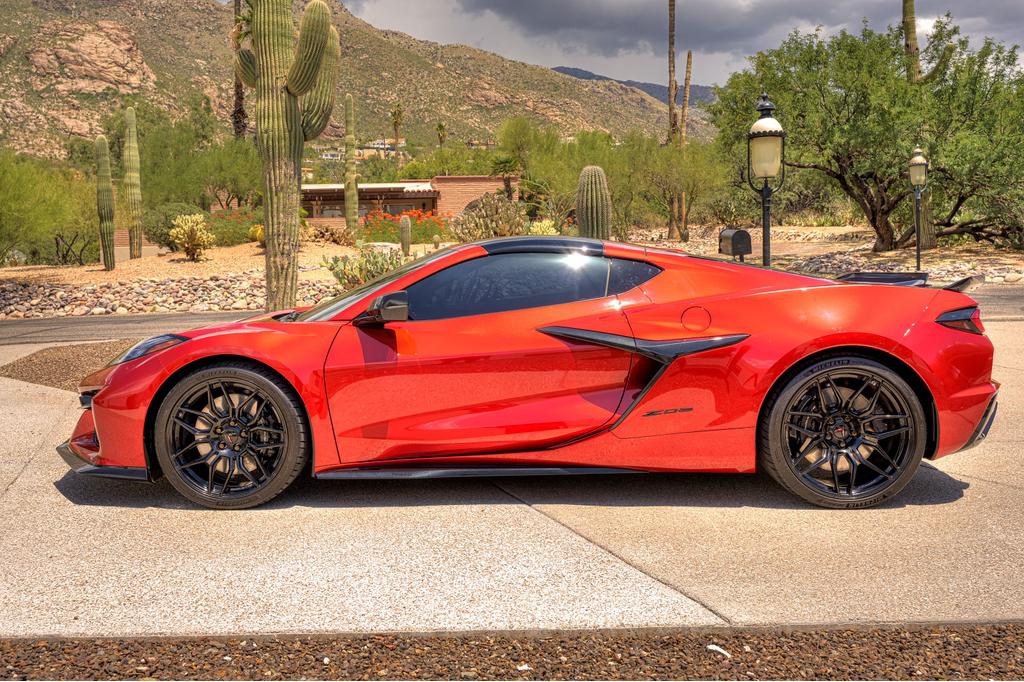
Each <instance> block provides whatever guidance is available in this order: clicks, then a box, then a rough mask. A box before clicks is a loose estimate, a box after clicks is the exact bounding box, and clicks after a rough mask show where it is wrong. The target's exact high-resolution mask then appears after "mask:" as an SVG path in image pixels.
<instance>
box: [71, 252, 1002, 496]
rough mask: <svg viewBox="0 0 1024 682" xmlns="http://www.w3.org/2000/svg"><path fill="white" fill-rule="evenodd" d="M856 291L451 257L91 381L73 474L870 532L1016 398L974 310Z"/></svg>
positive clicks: (662, 262) (166, 345)
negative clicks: (706, 486) (561, 480)
mask: <svg viewBox="0 0 1024 682" xmlns="http://www.w3.org/2000/svg"><path fill="white" fill-rule="evenodd" d="M878 279H880V280H881V281H887V280H894V279H896V278H893V277H891V276H889V277H885V276H879V277H878ZM852 280H853V281H846V282H836V281H830V280H824V279H816V278H812V277H804V276H800V275H794V274H789V273H785V272H779V271H776V270H770V269H764V268H760V267H753V266H749V265H741V264H735V263H729V262H723V261H717V260H710V259H705V258H699V257H693V256H687V255H685V254H683V253H679V252H672V251H662V250H658V249H650V248H643V247H639V246H630V245H626V244H619V243H604V242H600V241H594V240H587V239H571V238H557V237H554V238H532V237H519V238H508V239H496V240H492V241H486V242H481V243H476V244H467V245H462V246H456V247H453V248H450V249H446V250H443V251H438V252H436V253H434V254H433V255H431V256H429V257H426V258H423V259H420V260H418V261H415V262H413V263H409V264H408V265H405V266H404V267H402V268H400V269H398V270H396V271H394V272H391V273H389V274H388V275H386V276H384V277H382V278H381V279H378V280H377V281H374V282H371V283H369V284H366V285H364V286H361V287H359V288H357V289H354V290H352V291H348V292H346V293H345V294H343V295H341V296H339V297H338V298H335V299H333V300H330V301H327V302H325V303H322V304H320V305H318V306H316V307H314V308H310V309H305V310H291V311H282V312H277V313H271V314H262V315H258V316H256V317H252V318H249V319H246V320H243V321H240V322H236V323H232V324H223V325H218V326H213V327H207V328H204V329H196V330H193V331H188V332H182V333H181V334H171V335H164V336H158V337H155V338H152V339H149V340H147V341H144V342H142V343H140V344H138V345H137V346H135V347H134V348H132V349H131V350H129V351H128V352H127V353H125V354H124V355H122V356H121V357H119V358H117V359H116V360H114V361H113V362H112V363H111V364H110V365H109V366H108V367H106V368H105V369H103V370H101V371H99V372H97V373H95V374H93V375H91V376H89V377H87V378H86V379H85V380H83V382H82V386H81V394H82V395H81V401H82V405H83V406H84V408H85V410H84V412H83V413H82V417H81V419H80V420H79V423H78V426H77V427H76V428H75V431H74V433H73V435H72V436H71V439H70V440H69V441H68V442H67V443H65V444H63V445H62V446H60V448H59V449H58V450H59V452H60V454H61V455H62V456H63V457H64V459H65V460H66V461H67V462H68V463H69V464H70V465H71V467H72V468H73V469H75V470H76V471H78V472H79V473H81V474H90V475H96V476H109V477H114V478H128V479H137V480H140V481H145V480H155V479H156V478H158V477H159V476H161V475H163V476H166V477H167V478H168V480H169V481H170V483H171V484H172V485H173V486H174V487H175V488H176V489H177V490H178V491H179V492H180V493H181V494H182V495H184V496H185V497H187V498H188V499H190V500H192V501H194V502H196V503H198V504H201V505H205V506H209V507H216V508H241V507H251V506H254V505H258V504H261V503H263V502H266V501H268V500H270V499H272V498H274V497H275V496H277V495H278V494H280V493H281V492H282V491H283V490H284V489H285V488H287V487H288V485H289V484H290V483H291V482H292V481H294V480H295V478H296V477H297V476H299V475H300V474H301V473H303V472H304V471H309V472H311V473H312V475H313V476H315V477H317V478H429V477H451V476H525V475H544V474H586V473H606V474H607V473H622V474H625V473H641V472H665V471H704V472H709V471H713V472H733V473H752V472H754V471H756V470H757V469H758V468H761V469H763V470H764V471H767V472H768V474H770V475H771V476H772V477H773V478H774V479H775V480H776V481H778V482H779V483H780V484H781V485H782V486H783V487H785V488H786V489H787V490H789V491H791V492H792V493H795V494H796V495H798V496H800V497H802V498H803V499H805V500H807V501H809V502H812V503H814V504H818V505H822V506H826V507H842V508H851V507H867V506H870V505H874V504H878V503H880V502H882V501H884V500H886V499H888V498H891V497H892V496H893V495H895V494H897V493H898V492H899V491H900V490H901V489H902V488H903V487H904V486H905V485H906V484H907V482H908V481H909V480H910V479H911V477H913V476H914V473H915V471H916V470H917V468H918V465H919V464H920V462H921V459H922V458H929V459H934V458H937V457H942V456H944V455H948V454H950V453H954V452H958V451H960V450H963V449H965V448H968V447H971V446H972V445H975V444H976V443H977V442H978V441H980V440H981V439H982V438H983V437H984V436H985V435H986V433H987V432H988V429H989V427H990V426H991V424H992V420H993V418H994V415H995V411H996V393H997V390H998V384H997V383H995V382H994V381H993V380H992V377H991V372H992V350H993V349H992V344H991V342H990V341H989V340H988V338H986V336H985V334H984V328H983V327H982V323H981V320H980V317H979V314H978V308H977V304H976V303H975V301H973V300H972V299H970V298H968V297H967V296H966V295H964V294H963V293H960V292H959V291H956V290H951V289H937V288H928V287H925V286H922V282H916V284H917V286H895V285H893V284H873V283H863V282H861V281H858V280H867V281H869V282H870V281H872V280H873V277H872V276H871V275H870V274H868V275H865V276H862V277H854V278H852ZM911 284H914V283H911ZM955 288H957V289H961V288H963V287H955Z"/></svg>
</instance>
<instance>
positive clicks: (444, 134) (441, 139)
mask: <svg viewBox="0 0 1024 682" xmlns="http://www.w3.org/2000/svg"><path fill="white" fill-rule="evenodd" d="M447 139H448V126H446V125H445V124H444V121H440V122H438V124H437V146H438V147H444V143H445V141H446V140H447Z"/></svg>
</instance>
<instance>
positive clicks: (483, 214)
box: [448, 194, 530, 242]
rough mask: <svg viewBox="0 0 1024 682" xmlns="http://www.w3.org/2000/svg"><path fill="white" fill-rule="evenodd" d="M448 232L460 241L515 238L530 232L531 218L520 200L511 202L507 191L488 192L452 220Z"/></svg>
mask: <svg viewBox="0 0 1024 682" xmlns="http://www.w3.org/2000/svg"><path fill="white" fill-rule="evenodd" d="M448 231H449V233H450V234H451V236H452V237H453V238H454V239H456V240H458V241H460V242H475V241H480V240H481V239H491V238H492V237H512V236H518V235H525V234H529V231H530V219H529V217H527V215H526V207H525V206H523V205H522V204H521V203H519V202H517V201H510V200H509V199H508V198H507V197H506V196H505V195H504V194H485V195H484V196H482V197H481V198H480V199H479V200H477V201H476V202H475V204H473V205H471V206H470V207H469V208H467V209H466V210H465V211H464V212H463V213H462V215H460V216H459V217H458V218H455V219H454V220H452V221H451V222H450V223H449V224H448Z"/></svg>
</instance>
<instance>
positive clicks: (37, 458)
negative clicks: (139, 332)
mask: <svg viewBox="0 0 1024 682" xmlns="http://www.w3.org/2000/svg"><path fill="white" fill-rule="evenodd" d="M989 330H990V334H991V336H992V337H993V339H994V341H995V342H996V346H997V349H998V350H997V357H996V363H997V369H996V376H997V378H998V379H1000V380H1001V381H1003V392H1002V403H1001V415H1000V418H999V420H998V421H997V423H996V426H995V428H994V429H993V432H992V434H991V436H990V438H989V439H988V440H987V441H986V442H985V443H984V444H983V445H981V446H980V447H979V448H977V449H975V450H973V451H971V452H968V453H963V454H961V455H956V456H952V457H949V458H945V459H943V460H941V461H939V462H937V463H936V464H934V465H932V464H926V465H925V466H924V467H923V468H922V470H921V471H920V473H919V474H918V476H917V477H916V478H915V479H914V481H913V482H912V483H911V485H910V486H909V487H908V488H907V489H906V490H905V491H904V493H903V495H902V496H901V497H900V498H899V499H898V500H896V501H895V502H893V503H890V504H888V505H887V506H885V507H882V508H879V509H871V510H858V511H846V512H836V511H828V510H822V509H816V508H811V507H807V506H805V505H803V504H801V503H799V502H797V501H795V500H794V499H793V498H791V497H789V496H788V495H786V494H784V493H783V492H781V491H780V490H778V489H777V488H776V487H775V486H774V485H772V484H771V483H770V482H769V481H767V480H765V479H763V478H761V477H756V476H725V475H721V476H707V475H658V476H630V477H589V478H581V479H571V478H559V479H529V480H526V479H493V480H454V481H390V482H365V481H364V482H356V481H308V480H303V481H301V482H300V483H299V485H297V486H296V487H295V488H294V489H292V490H290V491H288V492H287V493H285V494H284V495H283V496H282V497H280V498H279V499H278V500H276V501H275V502H274V503H272V504H271V505H269V506H267V507H265V508H260V509H257V510H250V511H240V512H212V511H208V510H203V509H198V508H195V507H192V506H190V505H188V504H186V503H185V502H183V501H182V500H181V499H180V498H179V497H177V496H176V495H175V494H174V493H173V491H172V490H171V488H170V487H169V486H168V485H167V484H166V483H159V484H156V485H152V486H150V485H144V484H137V483H130V482H119V481H103V480H90V479H87V478H82V477H78V476H75V475H73V474H70V473H68V471H67V469H66V467H65V466H64V464H63V462H61V461H60V460H59V459H58V458H57V456H56V455H55V454H54V452H53V447H54V446H55V445H56V444H57V443H58V442H59V441H61V440H62V439H63V438H65V437H66V435H67V434H68V433H69V432H70V429H71V425H72V424H73V422H74V420H75V419H76V417H77V410H76V409H75V408H74V403H75V400H74V396H73V395H72V394H70V393H66V392H63V391H57V390H53V389H48V388H43V387H39V386H32V385H29V384H23V383H19V382H15V381H10V380H6V379H0V433H2V434H3V438H2V439H0V556H2V557H4V559H3V561H0V603H2V604H3V605H4V606H3V608H2V609H0V636H35V635H119V634H124V635H156V634H227V633H279V632H331V631H333V632H341V631H438V630H441V631H448V630H458V631H462V630H535V629H549V628H592V627H593V628H596V627H637V626H694V625H696V626H708V625H719V626H720V625H758V624H769V625H792V624H811V623H814V624H834V623H850V622H892V621H897V622H924V621H976V620H981V621H994V620H1008V619H1021V618H1024V580H1021V577H1020V576H1021V573H1020V567H1021V566H1022V565H1024V505H1022V504H1021V503H1020V501H1021V498H1022V495H1024V483H1022V482H1021V477H1020V471H1021V470H1022V468H1024V453H1022V449H1021V447H1020V443H1021V438H1022V434H1021V429H1020V426H1019V425H1020V424H1021V423H1024V421H1022V420H1024V333H1022V331H1024V324H1021V323H1011V322H992V323H990V324H989ZM31 348H32V347H31V346H17V347H7V348H0V356H3V359H6V360H10V359H12V358H13V356H14V355H15V354H19V353H23V352H27V351H28V350H30V349H31Z"/></svg>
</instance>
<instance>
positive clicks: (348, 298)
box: [295, 247, 452, 322]
mask: <svg viewBox="0 0 1024 682" xmlns="http://www.w3.org/2000/svg"><path fill="white" fill-rule="evenodd" d="M451 250H452V247H448V248H447V249H442V250H441V251H435V252H434V253H432V254H430V255H429V256H427V257H425V258H419V259H417V260H414V261H410V262H408V263H406V264H405V265H403V266H402V267H400V268H398V269H397V270H392V271H391V272H388V273H385V274H383V275H381V276H380V277H378V278H377V279H374V280H370V281H369V282H366V283H365V284H360V285H359V286H357V287H356V288H354V289H349V290H348V291H346V292H345V293H343V294H341V295H340V296H335V297H334V298H329V299H327V300H326V301H321V302H320V303H319V304H317V305H316V306H315V307H313V308H310V309H309V310H307V311H305V312H303V313H300V314H299V315H297V316H296V317H295V319H296V320H297V321H300V322H322V321H324V320H329V319H331V318H333V317H334V316H335V315H337V314H338V313H340V312H341V311H343V310H345V309H346V308H348V307H349V306H350V305H352V304H354V303H355V302H356V301H358V300H360V299H361V298H364V297H366V296H369V295H370V294H372V293H373V292H375V291H379V290H381V289H383V288H384V287H386V286H387V285H389V284H391V283H392V282H394V281H395V280H397V279H400V278H401V277H404V276H405V275H407V274H409V273H410V272H412V271H413V270H416V269H418V268H421V267H423V266H424V265H426V264H427V263H432V262H433V261H435V260H437V259H439V258H441V257H442V256H446V255H448V254H449V253H451Z"/></svg>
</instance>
